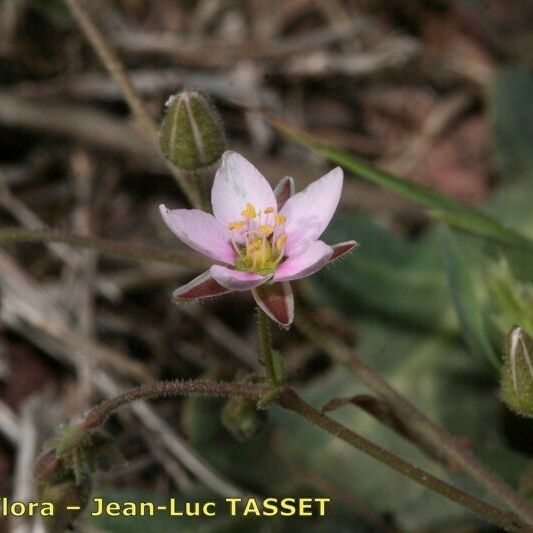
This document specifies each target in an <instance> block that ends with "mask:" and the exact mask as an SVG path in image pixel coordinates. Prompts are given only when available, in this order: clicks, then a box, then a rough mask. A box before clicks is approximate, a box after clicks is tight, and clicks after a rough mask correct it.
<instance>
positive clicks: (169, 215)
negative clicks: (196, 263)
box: [159, 205, 235, 265]
mask: <svg viewBox="0 0 533 533" xmlns="http://www.w3.org/2000/svg"><path fill="white" fill-rule="evenodd" d="M159 210H160V211H161V215H162V217H163V220H164V221H165V222H166V224H167V226H168V227H169V228H170V230H171V231H172V232H173V233H174V235H176V236H177V237H178V238H179V239H180V240H182V241H183V242H184V243H185V244H187V245H188V246H190V247H191V248H193V249H195V250H196V251H197V252H200V253H202V254H204V255H207V256H208V257H210V258H211V259H217V260H219V261H224V262H225V263H229V264H231V265H233V264H235V250H234V249H233V247H232V246H231V242H230V234H229V230H228V229H227V228H225V227H224V226H223V225H222V224H221V223H220V222H219V221H218V220H216V219H215V217H214V216H213V215H210V214H209V213H205V212H204V211H200V210H199V209H167V208H166V207H165V206H164V205H160V206H159Z"/></svg>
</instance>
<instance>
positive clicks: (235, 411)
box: [222, 398, 267, 442]
mask: <svg viewBox="0 0 533 533" xmlns="http://www.w3.org/2000/svg"><path fill="white" fill-rule="evenodd" d="M255 403H256V402H254V401H253V400H250V399H248V398H230V399H229V400H228V401H227V402H226V404H225V405H224V409H223V410H222V423H223V424H224V426H225V427H226V429H227V430H228V431H229V432H230V433H231V434H232V435H233V436H234V437H235V438H236V439H237V440H239V441H241V442H244V441H247V440H250V439H252V438H253V437H255V436H256V435H258V434H259V432H260V431H261V430H262V429H263V427H264V425H265V422H266V420H267V414H266V411H260V410H258V409H257V407H256V405H255Z"/></svg>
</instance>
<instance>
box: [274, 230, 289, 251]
mask: <svg viewBox="0 0 533 533" xmlns="http://www.w3.org/2000/svg"><path fill="white" fill-rule="evenodd" d="M286 242H287V235H285V233H282V234H281V235H280V236H279V237H278V238H277V240H276V249H277V250H279V251H280V252H282V251H283V249H284V248H285V243H286Z"/></svg>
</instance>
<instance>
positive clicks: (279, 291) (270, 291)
mask: <svg viewBox="0 0 533 533" xmlns="http://www.w3.org/2000/svg"><path fill="white" fill-rule="evenodd" d="M252 294H253V295H254V298H255V301H256V302H257V305H258V306H259V307H260V308H261V309H262V310H263V311H264V312H265V313H266V314H267V315H268V316H269V317H270V318H271V319H272V320H274V322H277V323H278V324H281V325H282V326H289V325H290V324H292V321H293V320H294V296H293V294H292V289H291V284H290V283H288V282H286V281H283V282H281V283H265V284H264V285H261V286H260V287H256V288H255V289H253V290H252Z"/></svg>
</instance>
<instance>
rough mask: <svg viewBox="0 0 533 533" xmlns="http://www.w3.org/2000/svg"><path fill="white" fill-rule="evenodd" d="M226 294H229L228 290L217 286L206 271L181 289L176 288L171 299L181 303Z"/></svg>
mask: <svg viewBox="0 0 533 533" xmlns="http://www.w3.org/2000/svg"><path fill="white" fill-rule="evenodd" d="M227 292H230V291H229V289H226V288H225V287H222V285H219V284H218V283H217V282H216V281H215V280H214V279H213V277H212V276H211V272H210V271H209V270H208V271H207V272H204V273H203V274H200V275H199V276H198V277H196V278H194V279H193V280H192V281H189V283H187V284H186V285H183V287H179V288H177V289H176V290H175V291H174V293H173V294H172V297H173V298H174V300H175V301H176V302H181V301H185V300H196V299H198V298H211V297H213V296H219V295H220V294H225V293H227Z"/></svg>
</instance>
